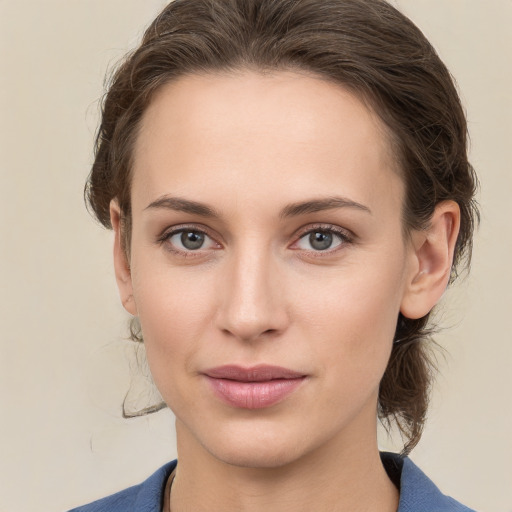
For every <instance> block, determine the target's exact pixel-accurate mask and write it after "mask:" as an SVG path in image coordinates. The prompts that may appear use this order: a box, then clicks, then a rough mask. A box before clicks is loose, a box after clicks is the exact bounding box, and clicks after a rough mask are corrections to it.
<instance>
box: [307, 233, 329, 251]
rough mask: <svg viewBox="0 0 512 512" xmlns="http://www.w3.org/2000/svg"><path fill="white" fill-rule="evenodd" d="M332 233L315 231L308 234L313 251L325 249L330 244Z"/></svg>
mask: <svg viewBox="0 0 512 512" xmlns="http://www.w3.org/2000/svg"><path fill="white" fill-rule="evenodd" d="M332 242H333V240H332V233H326V232H323V231H315V232H313V233H310V234H309V244H310V245H311V247H312V248H313V249H315V251H325V250H326V249H329V248H330V247H331V245H332Z"/></svg>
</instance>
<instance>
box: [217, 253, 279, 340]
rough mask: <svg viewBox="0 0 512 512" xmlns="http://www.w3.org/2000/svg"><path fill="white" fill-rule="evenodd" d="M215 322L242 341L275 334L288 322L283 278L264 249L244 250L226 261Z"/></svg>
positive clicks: (228, 333)
mask: <svg viewBox="0 0 512 512" xmlns="http://www.w3.org/2000/svg"><path fill="white" fill-rule="evenodd" d="M224 270H225V272H224V273H223V283H222V285H221V287H220V290H221V291H220V305H219V309H218V312H217V325H218V327H219V328H220V329H221V330H222V331H223V332H224V333H225V334H227V335H229V336H232V337H234V338H236V339H238V340H241V341H245V342H252V341H256V340H260V339H263V338H265V339H266V338H268V337H276V336H277V335H279V334H281V333H282V332H284V330H285V329H286V327H287V325H288V322H289V315H288V311H287V307H286V300H285V293H284V292H285V290H284V288H285V287H284V279H283V275H282V272H280V269H279V265H278V264H277V263H276V262H275V261H273V260H272V257H271V255H269V254H266V253H265V252H264V251H255V250H250V249H249V248H248V250H246V251H244V253H243V254H233V255H232V257H231V258H229V260H228V261H226V268H225V269H224Z"/></svg>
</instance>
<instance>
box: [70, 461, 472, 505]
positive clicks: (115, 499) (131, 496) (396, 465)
mask: <svg viewBox="0 0 512 512" xmlns="http://www.w3.org/2000/svg"><path fill="white" fill-rule="evenodd" d="M381 457H382V462H383V464H384V467H385V468H386V471H387V472H388V474H389V476H390V478H391V479H392V480H393V481H394V482H395V484H396V485H398V486H399V487H400V503H399V505H398V512H474V511H473V510H471V509H469V508H467V507H465V506H464V505H461V504H460V503H459V502H457V501H455V500H454V499H453V498H450V497H448V496H445V495H444V494H442V493H441V491H440V490H439V489H438V488H437V487H436V486H435V485H434V483H433V482H432V481H431V480H430V479H429V478H428V477H427V476H426V475H425V474H424V473H423V472H422V471H421V469H419V468H418V467H417V466H416V465H415V464H414V462H412V460H411V459H409V458H407V457H405V458H402V457H400V456H399V455H396V454H393V453H382V454H381ZM175 467H176V461H173V462H169V463H168V464H166V465H165V466H163V467H161V468H160V469H159V470H158V471H156V473H153V475H151V476H150V477H149V478H148V479H147V480H146V481H145V482H143V483H141V484H139V485H135V486H133V487H129V488H128V489H125V490H124V491H121V492H118V493H117V494H113V495H112V496H108V497H107V498H103V499H101V500H98V501H95V502H93V503H90V504H89V505H85V506H83V507H78V508H75V509H73V510H70V511H69V512H162V505H163V492H164V489H165V484H166V482H167V478H168V477H169V475H170V474H171V472H172V471H173V469H174V468H175Z"/></svg>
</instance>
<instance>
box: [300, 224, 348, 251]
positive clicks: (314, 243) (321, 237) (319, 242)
mask: <svg viewBox="0 0 512 512" xmlns="http://www.w3.org/2000/svg"><path fill="white" fill-rule="evenodd" d="M349 241H350V240H349V238H348V236H347V235H346V234H344V233H342V232H341V231H338V230H335V229H333V228H316V229H313V230H310V231H308V232H307V233H305V234H304V235H303V236H301V237H300V238H299V240H298V241H297V242H296V244H295V245H296V248H297V249H302V250H304V251H316V252H321V251H329V250H333V249H336V248H338V247H340V246H341V245H343V244H344V243H347V242H349Z"/></svg>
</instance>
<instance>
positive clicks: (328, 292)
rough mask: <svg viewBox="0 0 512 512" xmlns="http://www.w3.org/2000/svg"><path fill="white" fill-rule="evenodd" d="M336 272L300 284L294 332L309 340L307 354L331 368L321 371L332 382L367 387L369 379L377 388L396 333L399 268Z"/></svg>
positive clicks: (353, 268)
mask: <svg viewBox="0 0 512 512" xmlns="http://www.w3.org/2000/svg"><path fill="white" fill-rule="evenodd" d="M398 259H399V258H398ZM370 269H371V270H370ZM341 274H342V275H341ZM341 274H340V275H339V276H335V275H333V276H331V277H330V279H326V280H325V281H322V280H320V281H318V280H317V281H316V282H315V283H313V282H307V283H304V284H305V286H307V289H308V294H307V297H304V299H303V300H302V301H301V303H300V307H299V308H298V309H297V325H298V331H299V332H302V333H304V334H305V337H306V338H307V339H309V340H314V343H311V346H310V350H312V351H313V352H314V357H315V359H317V360H318V361H321V362H322V365H324V366H325V369H327V368H332V367H336V372H328V371H327V372H326V375H327V374H330V375H331V377H332V379H333V384H334V382H335V380H336V379H340V380H345V381H347V380H350V381H351V384H350V387H351V388H352V387H357V386H368V379H369V380H371V381H372V382H373V384H375V385H378V382H379V381H380V378H381V377H382V374H383V373H384V370H385V368H386V365H387V362H388V359H389V355H390V351H391V347H392V340H393V336H394V333H395V329H396V322H397V318H398V313H399V309H400V302H401V293H402V267H401V265H399V264H396V265H394V266H389V265H387V266H386V265H382V266H380V267H379V265H374V266H370V265H368V266H366V265H363V266H362V267H361V268H359V266H358V267H357V268H356V266H353V267H347V268H345V269H344V270H343V272H342V273H341ZM297 295H298V294H297ZM343 375H345V376H346V378H345V377H343Z"/></svg>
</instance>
